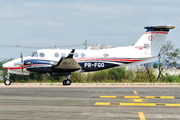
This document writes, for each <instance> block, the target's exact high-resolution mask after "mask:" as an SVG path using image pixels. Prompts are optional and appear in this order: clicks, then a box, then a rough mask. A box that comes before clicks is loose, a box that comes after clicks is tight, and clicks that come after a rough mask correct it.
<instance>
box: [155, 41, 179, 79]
mask: <svg viewBox="0 0 180 120" xmlns="http://www.w3.org/2000/svg"><path fill="white" fill-rule="evenodd" d="M174 46H175V45H174V44H173V43H172V42H171V41H166V43H165V44H163V46H162V47H161V50H160V52H159V54H158V61H159V65H158V76H157V78H156V81H158V79H159V78H160V76H161V74H162V71H163V70H164V68H165V67H166V66H167V65H171V66H176V65H177V63H176V61H177V60H179V59H180V49H178V48H174Z"/></svg>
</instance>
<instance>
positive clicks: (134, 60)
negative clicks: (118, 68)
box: [77, 59, 141, 62]
mask: <svg viewBox="0 0 180 120" xmlns="http://www.w3.org/2000/svg"><path fill="white" fill-rule="evenodd" d="M91 60H95V61H96V60H102V61H128V62H137V61H141V60H138V59H137V60H136V59H83V60H77V61H91Z"/></svg>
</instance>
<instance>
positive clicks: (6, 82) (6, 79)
mask: <svg viewBox="0 0 180 120" xmlns="http://www.w3.org/2000/svg"><path fill="white" fill-rule="evenodd" d="M9 76H10V74H9V72H7V75H6V76H5V80H4V84H5V85H11V80H10V79H9Z"/></svg>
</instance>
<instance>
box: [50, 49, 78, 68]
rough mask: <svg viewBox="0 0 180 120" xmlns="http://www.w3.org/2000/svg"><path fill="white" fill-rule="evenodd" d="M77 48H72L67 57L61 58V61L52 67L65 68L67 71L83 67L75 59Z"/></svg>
mask: <svg viewBox="0 0 180 120" xmlns="http://www.w3.org/2000/svg"><path fill="white" fill-rule="evenodd" d="M74 52H75V49H72V51H71V53H70V54H69V55H68V56H67V57H66V58H61V59H60V60H59V62H58V63H57V64H56V65H54V66H52V68H56V69H61V70H62V69H63V70H67V71H77V70H80V69H81V66H80V65H79V64H78V63H77V62H76V61H75V60H74V58H73V55H74Z"/></svg>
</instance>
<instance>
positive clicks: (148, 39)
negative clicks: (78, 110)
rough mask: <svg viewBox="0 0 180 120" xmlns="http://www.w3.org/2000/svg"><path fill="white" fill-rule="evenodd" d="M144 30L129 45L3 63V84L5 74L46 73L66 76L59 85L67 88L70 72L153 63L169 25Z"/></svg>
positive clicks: (43, 51) (49, 53)
mask: <svg viewBox="0 0 180 120" xmlns="http://www.w3.org/2000/svg"><path fill="white" fill-rule="evenodd" d="M144 28H145V29H147V31H146V32H145V33H144V34H143V35H142V37H141V38H140V39H139V40H138V41H137V42H136V43H135V44H134V45H133V46H127V47H117V48H111V49H101V50H79V49H77V50H75V49H72V50H65V49H41V50H37V51H36V52H34V53H32V55H31V56H27V57H22V55H21V57H20V58H18V59H15V60H12V61H9V62H7V63H5V64H3V68H4V69H7V70H8V71H7V73H8V75H7V76H6V79H5V80H4V83H5V85H10V84H11V80H10V79H9V75H10V74H9V73H11V74H20V75H29V73H47V74H50V75H51V76H54V75H59V76H67V79H66V80H64V81H63V85H70V84H71V80H70V75H71V73H72V72H91V71H99V70H105V69H109V68H117V67H124V66H127V65H133V64H142V63H148V62H153V61H154V60H155V59H156V57H157V55H158V53H159V50H160V48H161V46H162V44H163V43H164V41H165V38H166V36H167V34H168V32H169V30H170V29H173V28H175V26H172V25H165V26H148V27H144Z"/></svg>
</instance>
